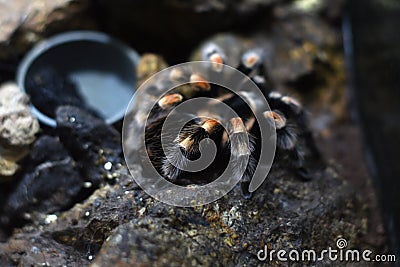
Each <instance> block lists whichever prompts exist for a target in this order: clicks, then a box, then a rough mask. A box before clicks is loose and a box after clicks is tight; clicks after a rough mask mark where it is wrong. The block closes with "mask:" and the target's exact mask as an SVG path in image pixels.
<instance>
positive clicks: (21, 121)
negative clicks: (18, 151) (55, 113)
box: [0, 83, 39, 147]
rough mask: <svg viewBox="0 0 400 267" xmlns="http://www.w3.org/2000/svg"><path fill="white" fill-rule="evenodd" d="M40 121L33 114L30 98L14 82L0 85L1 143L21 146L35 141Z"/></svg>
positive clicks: (8, 145)
mask: <svg viewBox="0 0 400 267" xmlns="http://www.w3.org/2000/svg"><path fill="white" fill-rule="evenodd" d="M38 131H39V123H38V121H37V120H36V119H35V118H34V117H33V116H32V115H31V113H30V108H29V98H28V96H27V95H26V94H24V93H22V92H21V91H20V90H19V88H18V86H17V85H16V84H14V83H6V84H3V85H2V86H1V87H0V145H3V146H7V147H10V146H11V147H13V146H14V147H20V146H26V145H30V144H31V143H33V141H35V135H36V134H37V132H38Z"/></svg>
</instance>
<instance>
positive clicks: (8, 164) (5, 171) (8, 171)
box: [0, 156, 18, 181]
mask: <svg viewBox="0 0 400 267" xmlns="http://www.w3.org/2000/svg"><path fill="white" fill-rule="evenodd" d="M17 170H18V164H17V163H16V162H15V161H12V160H8V159H6V158H3V157H2V156H0V177H1V176H6V177H9V176H13V175H14V174H15V172H16V171H17ZM2 180H3V179H0V181H2ZM4 180H6V178H4Z"/></svg>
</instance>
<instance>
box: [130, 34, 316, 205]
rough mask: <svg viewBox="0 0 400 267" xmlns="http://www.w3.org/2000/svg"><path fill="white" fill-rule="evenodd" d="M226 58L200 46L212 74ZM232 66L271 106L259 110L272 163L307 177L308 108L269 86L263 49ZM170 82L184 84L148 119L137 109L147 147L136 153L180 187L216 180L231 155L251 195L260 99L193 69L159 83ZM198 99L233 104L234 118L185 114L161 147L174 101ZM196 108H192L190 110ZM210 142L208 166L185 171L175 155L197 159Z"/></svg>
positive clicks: (310, 145)
mask: <svg viewBox="0 0 400 267" xmlns="http://www.w3.org/2000/svg"><path fill="white" fill-rule="evenodd" d="M228 57H229V55H228V54H226V53H225V51H224V50H223V49H222V48H221V47H220V46H219V45H217V44H216V43H212V42H211V43H208V44H207V45H205V46H203V48H202V49H201V59H202V60H203V61H209V62H211V63H212V69H211V71H212V72H215V73H219V72H222V70H223V68H224V65H223V64H224V63H226V62H227V58H228ZM236 69H237V70H239V71H241V72H242V73H244V74H245V75H247V76H248V77H249V78H250V79H251V81H253V82H254V83H255V84H256V85H257V86H258V88H259V90H261V92H262V94H263V95H264V97H265V98H266V100H267V101H268V103H269V106H270V110H265V111H263V110H261V112H262V118H263V119H264V120H266V121H267V122H268V125H269V127H272V128H274V129H276V154H275V163H279V164H283V165H284V166H285V167H286V168H288V169H290V170H291V171H293V172H294V173H295V174H296V175H297V176H298V177H299V178H301V179H306V180H307V179H309V178H310V174H309V171H308V170H307V168H306V167H305V162H306V161H305V157H306V156H309V155H311V156H316V155H317V154H318V150H317V148H316V147H315V145H314V141H313V137H312V134H311V131H310V130H309V127H308V122H307V113H306V111H305V110H304V109H303V107H302V105H301V104H300V103H299V101H297V100H296V99H295V98H293V97H290V96H285V95H282V94H280V93H279V92H276V91H273V90H272V88H273V86H272V83H271V81H270V79H269V77H268V73H267V71H266V66H265V64H264V54H263V50H262V49H259V48H253V49H249V50H247V51H245V52H244V53H243V54H242V55H241V58H240V61H239V64H238V66H237V67H236ZM171 81H182V82H183V83H185V84H184V85H182V86H179V87H177V88H174V89H172V90H171V91H169V92H168V93H167V94H165V95H163V96H162V97H161V98H159V99H157V101H156V105H155V106H153V108H152V109H151V112H150V114H149V116H148V117H147V118H146V119H147V120H146V122H144V121H145V118H143V116H142V115H141V114H140V112H139V113H138V114H137V115H136V121H140V123H142V124H143V123H145V136H144V139H145V147H141V148H138V149H137V150H139V151H141V152H140V153H138V154H141V155H142V154H143V153H147V155H148V156H149V158H150V161H151V163H152V165H153V166H154V167H155V168H156V170H157V171H158V173H159V174H161V175H162V176H163V177H164V178H166V179H167V180H169V181H172V182H174V183H176V184H182V185H185V184H190V183H205V182H208V181H210V180H212V179H214V177H217V176H218V175H219V174H220V173H221V172H222V170H223V169H224V168H225V167H226V166H227V161H228V160H229V159H230V160H231V161H232V163H233V164H232V165H233V168H232V170H231V175H232V176H237V175H239V173H243V172H240V171H239V170H240V169H242V170H243V169H244V170H245V171H244V173H243V175H242V177H241V189H242V193H243V196H244V197H246V198H248V197H250V196H251V194H250V192H249V190H248V186H249V183H250V181H251V179H252V176H253V174H254V171H255V168H256V166H257V164H258V161H259V158H260V148H259V147H260V140H261V138H262V136H261V132H260V124H259V122H258V121H257V120H255V116H254V111H255V110H257V109H259V108H260V107H259V105H258V104H257V103H258V99H255V98H254V96H253V95H252V94H251V93H249V92H246V90H245V88H244V89H243V90H242V91H240V92H239V93H237V94H235V93H232V92H231V91H230V90H228V89H226V88H223V87H222V86H219V85H216V84H213V83H210V82H209V81H208V80H207V77H204V76H202V75H200V74H199V73H196V72H192V73H190V72H187V71H180V70H179V69H178V70H177V69H173V70H171V71H170V72H169V73H168V75H167V76H166V77H165V78H164V79H162V80H161V81H158V82H159V83H163V84H164V85H165V84H168V83H169V82H171ZM146 90H147V91H148V92H149V97H150V98H151V95H152V93H151V91H152V90H154V91H157V86H155V85H151V86H148V88H147V89H146ZM198 97H207V98H211V99H217V100H219V101H221V102H222V103H224V104H225V105H228V106H229V107H231V108H232V109H233V110H234V111H235V112H236V113H237V116H235V117H232V116H225V117H224V116H216V117H214V118H210V117H199V116H196V115H195V116H193V114H189V113H191V112H189V113H188V114H187V120H186V121H187V123H186V124H184V126H183V128H182V129H180V131H179V133H178V134H177V135H175V136H170V137H169V138H170V140H171V143H172V144H173V145H172V146H171V147H167V148H166V149H164V148H163V146H162V140H161V136H162V128H163V125H164V123H165V121H166V118H167V117H168V116H171V114H172V111H173V110H174V108H175V107H176V106H177V105H178V104H181V103H184V102H185V101H187V100H190V99H194V98H198ZM144 101H146V100H144ZM248 103H250V105H249V104H248ZM196 112H197V111H196V110H194V111H193V112H192V113H196ZM185 115H186V114H183V116H185ZM181 116H182V114H181ZM222 121H224V122H226V125H227V127H226V128H224V127H222ZM211 140H212V141H213V142H214V144H216V145H217V154H216V157H215V159H214V160H213V162H212V163H211V165H210V166H208V167H207V168H206V169H205V170H202V171H200V172H198V173H192V172H191V173H188V172H187V171H185V170H184V167H185V166H184V165H185V164H186V163H185V161H184V160H182V158H181V157H178V156H177V155H178V154H179V153H182V155H183V156H184V157H185V158H186V159H188V160H192V161H193V160H197V159H198V158H199V157H200V156H201V146H202V145H204V146H207V145H209V143H210V142H211ZM138 147H140V145H138Z"/></svg>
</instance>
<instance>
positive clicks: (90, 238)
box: [0, 168, 373, 266]
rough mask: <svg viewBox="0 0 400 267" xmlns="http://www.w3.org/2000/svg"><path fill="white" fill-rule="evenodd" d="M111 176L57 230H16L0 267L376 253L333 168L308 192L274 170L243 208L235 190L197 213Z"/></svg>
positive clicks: (354, 201)
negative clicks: (304, 252)
mask: <svg viewBox="0 0 400 267" xmlns="http://www.w3.org/2000/svg"><path fill="white" fill-rule="evenodd" d="M118 173H119V175H118V176H119V178H118V181H117V183H116V184H115V185H111V186H110V185H107V186H105V187H102V188H100V189H98V190H97V191H96V192H95V193H94V194H93V195H92V196H91V197H90V198H89V199H88V200H86V201H85V202H84V203H82V204H78V205H76V206H74V207H73V208H72V209H70V210H68V211H66V212H63V213H61V214H58V215H57V220H56V221H54V222H52V223H50V224H45V223H44V221H36V222H34V224H33V225H32V226H26V227H24V228H22V229H20V230H18V231H17V232H16V233H15V234H14V235H13V236H12V237H11V238H10V239H9V241H8V242H7V243H6V244H0V251H1V252H0V263H4V264H6V263H10V264H22V265H31V264H33V265H34V264H37V263H38V262H41V261H38V259H37V257H36V256H35V255H36V254H35V253H37V251H39V252H40V254H41V255H43V257H42V259H44V258H45V259H46V261H47V262H48V264H49V265H51V266H52V265H57V264H58V263H67V262H68V263H69V264H70V265H76V264H78V263H79V264H80V265H85V266H86V265H88V264H89V263H90V261H91V260H92V259H94V263H93V266H114V265H115V266H131V265H140V266H150V265H154V264H156V265H158V266H182V265H192V264H195V265H204V266H228V265H229V266H243V265H247V266H256V265H260V264H262V262H260V261H259V260H258V259H257V253H258V251H259V250H261V249H263V248H264V245H267V246H268V247H269V248H271V249H277V250H279V249H288V248H296V249H299V250H300V249H305V248H313V249H315V250H317V251H321V250H322V249H326V248H327V247H329V246H330V247H333V248H335V246H336V239H337V238H339V237H344V238H346V239H347V240H348V241H349V248H357V249H363V248H366V247H368V249H373V248H372V247H371V246H372V245H371V244H370V243H366V242H365V238H366V236H365V235H366V224H365V222H366V220H367V219H366V211H365V210H364V208H363V206H364V203H363V201H362V199H361V198H360V197H359V196H358V195H357V194H355V192H354V190H353V189H352V188H351V187H350V186H349V185H348V184H346V182H344V181H343V180H342V179H341V178H340V177H338V175H337V174H336V173H335V172H334V171H333V169H331V168H328V169H326V170H325V171H323V172H321V173H319V174H317V175H316V176H315V177H314V179H313V180H311V181H309V182H302V181H299V180H298V179H295V178H294V177H292V176H291V175H290V173H288V172H286V171H283V170H274V171H273V172H271V173H270V175H269V179H268V180H267V181H266V182H265V183H264V184H263V185H262V187H261V188H259V189H258V190H257V191H256V193H255V194H254V196H253V198H251V199H250V200H245V199H243V197H242V196H241V193H240V188H239V187H236V188H235V189H234V190H233V191H231V192H230V193H229V194H228V195H227V196H225V197H223V198H222V199H220V200H218V201H216V202H215V203H212V204H209V205H205V206H201V207H194V208H177V207H173V206H169V205H167V204H164V203H160V202H158V201H156V200H154V199H153V198H151V197H149V196H148V195H147V194H146V193H145V192H143V191H142V190H141V189H140V188H138V186H137V185H136V184H135V183H134V181H133V179H132V178H131V177H130V176H129V175H128V174H127V171H126V169H125V168H122V169H121V170H120V171H119V172H118ZM133 175H134V176H136V175H140V170H139V169H137V170H134V173H133ZM116 203H118V204H116ZM39 225H40V227H38V226H39ZM114 228H115V230H113V229H114ZM104 241H105V243H104ZM103 243H104V244H103ZM33 247H36V248H37V249H36V250H35V251H32V248H33ZM50 248H51V249H50ZM100 248H101V249H100ZM71 252H72V253H71ZM323 263H325V264H327V262H322V263H321V264H323ZM272 265H273V266H278V265H279V263H276V262H273V263H272Z"/></svg>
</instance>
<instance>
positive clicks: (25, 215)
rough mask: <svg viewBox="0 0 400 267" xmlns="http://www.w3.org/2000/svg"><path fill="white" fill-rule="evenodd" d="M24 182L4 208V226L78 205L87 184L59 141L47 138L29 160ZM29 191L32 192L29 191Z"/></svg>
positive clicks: (33, 150)
mask: <svg viewBox="0 0 400 267" xmlns="http://www.w3.org/2000/svg"><path fill="white" fill-rule="evenodd" d="M26 161H27V162H28V164H26V166H25V172H24V173H23V174H22V178H21V181H20V182H19V183H18V185H17V186H16V188H15V189H14V191H13V192H12V193H11V194H10V195H9V197H8V198H7V200H6V201H5V203H4V204H3V205H2V206H3V207H2V215H1V216H0V223H1V224H3V225H9V224H10V223H17V224H18V223H20V220H22V219H28V220H34V219H35V218H36V216H35V213H43V214H47V213H51V212H54V211H59V210H61V209H63V208H66V207H68V206H69V205H71V204H72V203H74V201H75V199H74V198H75V197H76V196H77V195H78V193H79V192H80V190H81V188H82V184H83V181H82V179H81V176H80V174H79V170H78V168H77V165H76V163H75V161H74V160H73V159H72V158H71V157H70V156H69V155H68V153H67V151H66V150H65V148H64V147H63V145H62V144H61V143H60V141H59V139H58V138H55V137H50V136H43V137H41V138H40V139H38V141H37V142H36V143H35V145H34V146H33V148H32V153H31V154H30V156H29V158H28V159H27V160H26ZM27 189H29V190H27Z"/></svg>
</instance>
